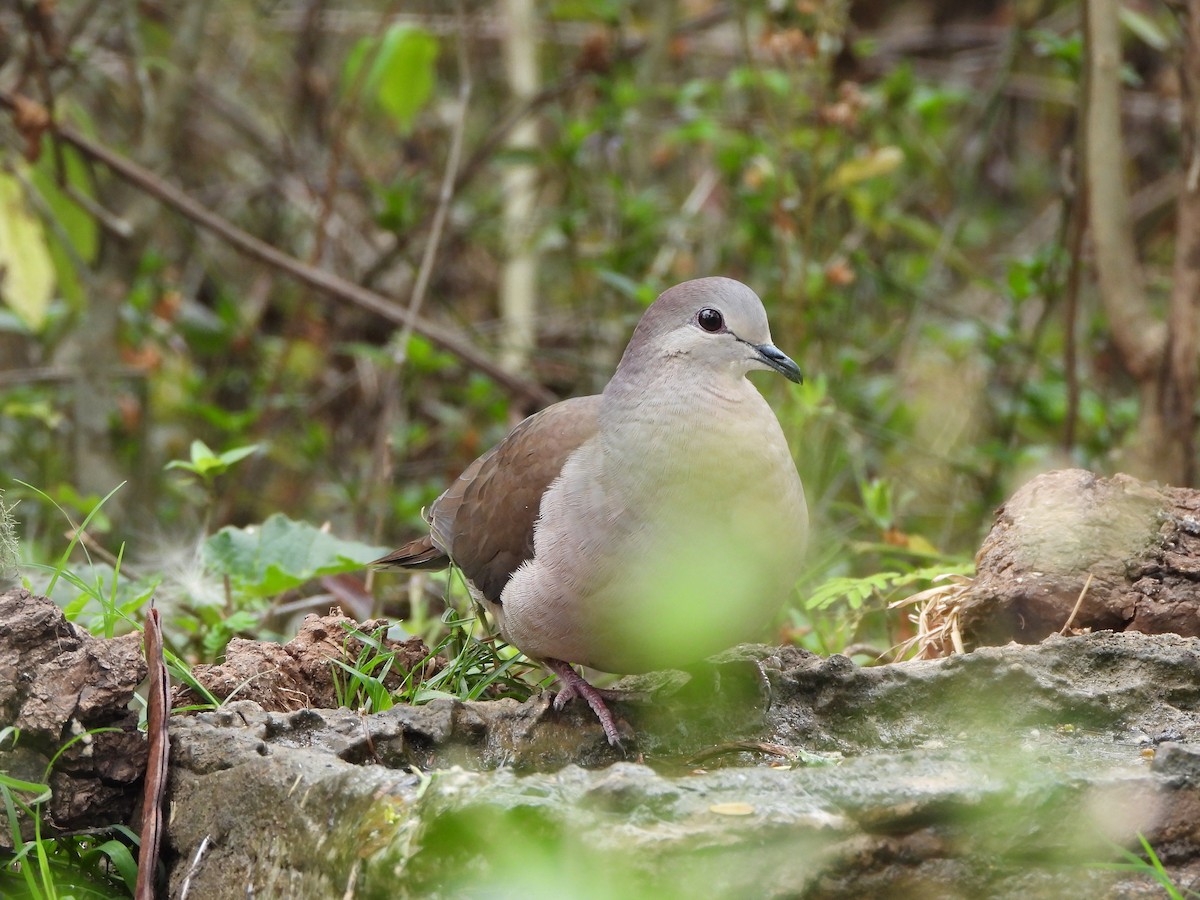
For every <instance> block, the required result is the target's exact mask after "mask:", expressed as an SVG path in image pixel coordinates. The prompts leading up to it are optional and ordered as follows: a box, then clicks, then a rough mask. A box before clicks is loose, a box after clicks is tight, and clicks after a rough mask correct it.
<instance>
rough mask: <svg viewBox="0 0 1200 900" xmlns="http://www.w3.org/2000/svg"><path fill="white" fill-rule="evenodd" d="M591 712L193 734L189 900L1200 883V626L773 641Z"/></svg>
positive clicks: (256, 711) (317, 714) (462, 714)
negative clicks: (824, 647) (1179, 632)
mask: <svg viewBox="0 0 1200 900" xmlns="http://www.w3.org/2000/svg"><path fill="white" fill-rule="evenodd" d="M620 687H622V688H630V689H632V690H637V691H639V692H642V693H644V694H645V697H644V698H643V699H642V700H640V701H638V702H634V701H628V702H618V703H616V704H614V711H615V712H616V713H617V715H618V717H619V718H621V719H622V721H623V723H624V726H623V727H627V728H628V733H629V734H630V735H631V737H630V739H629V741H628V745H627V747H626V753H625V755H622V754H621V753H619V752H618V751H615V750H613V749H612V748H610V747H609V746H608V744H607V743H606V742H605V740H604V737H603V734H602V732H601V731H600V728H599V725H598V724H597V723H596V721H595V719H594V718H593V717H592V716H591V713H590V711H589V710H588V709H587V708H586V706H584V705H583V704H582V703H573V704H571V705H570V706H569V707H568V709H566V710H564V711H562V712H561V713H558V712H555V711H553V710H552V709H551V708H550V706H549V698H548V697H535V698H534V699H533V700H530V701H529V702H527V703H524V704H519V703H516V702H514V701H509V700H500V701H489V702H482V703H459V702H455V701H448V700H439V701H434V702H432V703H430V704H428V705H426V706H423V707H417V708H413V707H397V708H394V709H392V710H389V711H387V712H384V713H379V714H374V715H367V716H363V715H359V714H357V713H354V712H351V711H349V710H301V711H298V712H291V713H269V712H264V711H263V710H262V708H261V707H259V706H258V705H257V704H254V703H250V702H238V701H235V702H233V703H231V704H229V705H228V706H226V707H225V708H223V709H222V710H220V711H218V712H214V713H205V714H201V715H198V716H195V717H191V718H176V719H175V720H173V724H172V748H173V749H172V774H171V784H170V795H169V800H170V803H171V810H172V812H171V823H170V828H169V847H168V853H169V862H170V892H171V896H174V897H181V896H183V895H184V893H185V892H186V893H187V895H188V896H191V897H199V896H203V897H233V896H238V897H244V896H246V895H247V892H252V893H254V894H255V895H257V896H294V897H331V896H333V897H340V896H343V895H348V894H349V895H353V896H356V897H405V896H414V897H415V896H421V897H425V896H446V897H449V896H461V895H463V894H464V893H467V894H480V893H498V894H500V895H503V896H515V895H528V894H538V893H546V892H553V893H555V894H556V895H561V896H585V897H629V896H633V897H637V896H643V895H644V896H650V895H654V896H656V897H658V896H666V897H676V896H678V897H683V896H715V897H740V896H789V897H841V896H846V897H849V896H855V897H862V896H868V895H879V896H889V897H907V896H911V897H988V896H996V897H1007V896H1022V897H1060V896H1094V897H1105V896H1111V897H1128V896H1147V897H1156V896H1161V892H1162V889H1161V888H1160V887H1157V886H1156V885H1155V884H1154V882H1153V881H1152V880H1151V879H1150V878H1149V877H1147V876H1144V875H1139V874H1137V873H1128V872H1120V871H1111V870H1107V869H1102V868H1099V867H1098V866H1096V865H1095V864H1096V863H1100V862H1104V861H1111V860H1114V859H1118V858H1119V855H1120V854H1119V849H1118V848H1119V847H1120V846H1128V847H1132V846H1136V845H1137V835H1138V834H1142V835H1144V836H1145V837H1146V838H1147V839H1148V840H1149V841H1150V842H1151V844H1152V845H1153V846H1154V847H1155V849H1156V851H1157V852H1158V853H1159V856H1160V858H1161V859H1162V860H1163V862H1164V864H1165V865H1166V866H1167V868H1168V870H1169V871H1170V872H1171V873H1172V875H1173V877H1174V878H1175V879H1176V884H1177V885H1179V886H1180V887H1183V888H1186V887H1189V886H1192V887H1195V886H1197V885H1200V882H1198V881H1197V877H1198V876H1200V864H1198V862H1197V859H1198V857H1197V849H1198V845H1200V828H1198V827H1197V826H1196V824H1195V823H1196V822H1200V761H1198V760H1200V639H1195V638H1180V637H1175V636H1172V635H1154V636H1152V635H1144V634H1139V633H1132V632H1131V633H1123V634H1114V633H1107V632H1105V633H1097V634H1090V635H1083V636H1079V637H1069V638H1068V637H1064V638H1051V639H1049V640H1048V641H1046V642H1045V643H1043V644H1039V645H1031V646H1024V645H1009V646H1006V647H991V648H984V649H981V650H978V651H975V652H974V653H970V654H967V655H964V656H960V657H954V658H951V659H945V660H936V661H927V662H912V663H901V664H895V665H890V666H880V667H875V668H858V667H856V666H854V665H852V664H851V663H850V662H849V661H848V660H846V659H844V658H842V657H833V658H830V659H822V658H819V657H814V656H811V655H809V654H806V653H804V652H803V651H799V650H795V649H783V650H780V649H777V648H766V647H755V646H747V647H742V648H737V649H735V650H734V651H731V652H730V653H728V654H725V655H724V656H723V657H722V658H720V659H719V660H718V661H716V662H715V663H714V664H713V665H710V666H705V667H701V668H698V669H697V670H696V671H694V672H691V673H658V674H654V675H648V676H641V677H638V678H636V679H634V678H630V679H626V680H625V681H624V682H622V683H621V684H620Z"/></svg>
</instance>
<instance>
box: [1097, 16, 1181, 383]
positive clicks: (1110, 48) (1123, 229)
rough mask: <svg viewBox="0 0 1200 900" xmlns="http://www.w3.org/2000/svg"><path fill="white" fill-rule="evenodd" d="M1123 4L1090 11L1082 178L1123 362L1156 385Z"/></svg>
mask: <svg viewBox="0 0 1200 900" xmlns="http://www.w3.org/2000/svg"><path fill="white" fill-rule="evenodd" d="M1117 6H1118V4H1117V0H1088V2H1087V3H1086V4H1085V5H1084V46H1085V47H1086V50H1087V77H1086V82H1087V84H1086V98H1087V100H1086V104H1087V105H1086V110H1087V112H1086V124H1085V129H1086V131H1085V139H1084V156H1083V171H1084V181H1085V185H1086V187H1085V189H1084V193H1085V196H1086V197H1087V198H1088V209H1089V213H1090V214H1089V216H1088V224H1089V225H1090V226H1091V230H1092V243H1093V246H1094V248H1095V254H1094V256H1095V260H1096V272H1097V281H1098V283H1099V288H1100V296H1101V299H1102V300H1103V302H1104V309H1105V312H1106V313H1107V314H1108V319H1109V325H1110V331H1111V334H1112V337H1113V342H1114V343H1115V345H1116V347H1117V350H1118V352H1119V353H1120V354H1121V359H1122V362H1123V363H1124V365H1125V367H1126V369H1127V370H1128V371H1129V373H1130V374H1131V375H1132V376H1133V377H1134V378H1135V379H1137V380H1138V381H1139V382H1144V381H1145V380H1146V379H1148V378H1153V377H1154V375H1155V373H1156V371H1157V369H1158V366H1159V361H1160V360H1161V359H1162V354H1163V350H1164V345H1165V341H1166V334H1165V329H1164V328H1163V325H1162V323H1161V322H1159V321H1157V320H1156V319H1155V318H1154V316H1153V315H1152V314H1151V312H1150V306H1149V302H1148V300H1147V297H1146V292H1145V289H1144V287H1143V278H1142V267H1141V262H1140V261H1139V260H1138V255H1137V248H1136V247H1135V246H1134V241H1133V228H1132V227H1131V224H1130V222H1131V220H1130V213H1129V192H1128V189H1127V188H1126V185H1125V173H1124V164H1125V154H1124V146H1125V143H1124V140H1123V135H1122V132H1121V81H1120V78H1121V40H1120V30H1119V27H1118V22H1117Z"/></svg>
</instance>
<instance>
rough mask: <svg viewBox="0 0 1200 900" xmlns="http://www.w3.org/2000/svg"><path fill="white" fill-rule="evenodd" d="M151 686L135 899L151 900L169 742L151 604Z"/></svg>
mask: <svg viewBox="0 0 1200 900" xmlns="http://www.w3.org/2000/svg"><path fill="white" fill-rule="evenodd" d="M143 636H144V639H145V643H146V665H147V667H148V668H149V675H150V690H149V693H148V695H147V698H146V709H147V723H146V732H147V735H148V736H149V739H150V758H149V760H148V762H147V764H146V781H145V785H144V787H143V792H142V831H141V839H142V842H141V847H140V849H139V850H138V875H137V887H136V889H135V890H134V897H136V898H137V900H154V876H155V874H156V871H157V869H158V850H159V845H160V844H161V842H162V833H163V809H162V801H163V794H164V793H165V792H166V789H167V757H168V756H169V755H170V750H171V742H170V738H169V737H168V735H167V719H168V718H169V715H168V713H169V711H168V709H167V697H168V696H170V691H169V688H170V683H169V680H168V677H167V667H166V666H165V665H163V641H162V624H161V621H160V619H159V615H158V610H157V609H155V608H154V607H151V608H150V614H149V615H148V616H147V617H146V628H145V631H144V632H143Z"/></svg>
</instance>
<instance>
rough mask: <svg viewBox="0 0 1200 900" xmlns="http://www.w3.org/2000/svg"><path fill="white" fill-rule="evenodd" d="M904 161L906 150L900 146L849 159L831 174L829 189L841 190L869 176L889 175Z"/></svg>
mask: <svg viewBox="0 0 1200 900" xmlns="http://www.w3.org/2000/svg"><path fill="white" fill-rule="evenodd" d="M902 162H904V151H903V150H901V149H900V148H899V147H880V148H879V149H878V150H872V151H871V152H870V153H868V154H867V155H866V156H858V157H855V158H854V159H848V160H846V161H845V162H844V163H842V164H841V165H840V166H838V167H837V168H836V169H834V171H833V174H832V175H831V176H829V189H830V190H834V191H836V190H840V189H842V188H845V187H849V186H850V185H852V184H858V183H859V182H860V181H866V180H867V179H869V178H878V177H879V176H880V175H889V174H891V173H892V172H894V171H895V170H896V169H898V168H899V167H900V164H901V163H902Z"/></svg>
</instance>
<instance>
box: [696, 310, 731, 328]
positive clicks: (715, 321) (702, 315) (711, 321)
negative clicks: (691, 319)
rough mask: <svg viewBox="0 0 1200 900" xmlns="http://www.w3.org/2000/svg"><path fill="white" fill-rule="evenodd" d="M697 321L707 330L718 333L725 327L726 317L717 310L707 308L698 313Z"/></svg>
mask: <svg viewBox="0 0 1200 900" xmlns="http://www.w3.org/2000/svg"><path fill="white" fill-rule="evenodd" d="M696 322H697V324H699V326H700V327H701V328H703V329H704V330H705V331H708V332H711V333H716V332H718V331H720V330H721V329H722V328H724V327H725V317H724V316H723V315H721V314H720V313H719V312H718V311H717V310H715V309H711V308H707V307H706V308H705V309H702V310H700V312H698V313H696Z"/></svg>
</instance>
